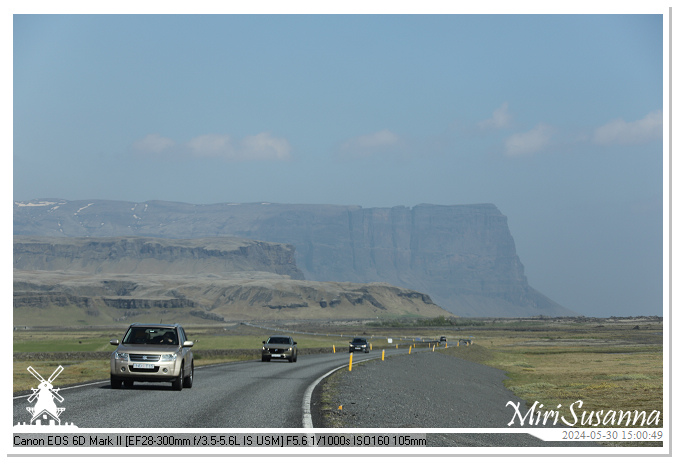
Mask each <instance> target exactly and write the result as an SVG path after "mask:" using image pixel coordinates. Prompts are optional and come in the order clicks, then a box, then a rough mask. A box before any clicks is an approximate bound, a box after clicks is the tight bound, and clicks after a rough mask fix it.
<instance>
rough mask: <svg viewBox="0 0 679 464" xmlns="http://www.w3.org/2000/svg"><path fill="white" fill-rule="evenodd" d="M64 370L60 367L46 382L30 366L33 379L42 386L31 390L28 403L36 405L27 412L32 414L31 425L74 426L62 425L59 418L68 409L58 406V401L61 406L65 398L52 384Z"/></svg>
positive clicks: (29, 369)
mask: <svg viewBox="0 0 679 464" xmlns="http://www.w3.org/2000/svg"><path fill="white" fill-rule="evenodd" d="M63 370H64V368H63V367H62V366H59V367H57V368H56V369H55V371H54V372H52V375H51V376H50V377H49V379H47V380H45V379H44V378H43V377H42V376H41V375H40V374H39V373H38V371H36V370H35V369H33V367H32V366H28V372H30V373H31V374H32V375H33V377H35V378H36V379H38V381H39V382H40V384H39V385H38V388H31V390H32V391H33V394H32V395H31V396H29V397H28V402H29V403H33V402H34V401H35V404H34V405H33V406H32V407H27V408H26V411H28V412H29V413H30V414H31V422H30V425H43V426H44V425H50V426H55V425H56V426H59V425H70V426H73V424H62V423H61V419H59V416H60V415H61V413H62V412H64V411H65V410H66V408H61V407H58V406H57V403H56V402H57V401H58V402H59V403H60V404H61V403H63V402H64V398H63V397H62V396H61V395H60V394H59V393H58V392H59V389H58V388H54V385H52V382H54V379H56V378H57V377H58V376H59V374H61V371H63ZM17 425H29V424H26V423H24V424H17Z"/></svg>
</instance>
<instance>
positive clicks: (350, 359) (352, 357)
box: [349, 352, 354, 372]
mask: <svg viewBox="0 0 679 464" xmlns="http://www.w3.org/2000/svg"><path fill="white" fill-rule="evenodd" d="M353 360H354V353H353V352H351V353H349V372H351V363H352V362H353Z"/></svg>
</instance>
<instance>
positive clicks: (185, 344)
mask: <svg viewBox="0 0 679 464" xmlns="http://www.w3.org/2000/svg"><path fill="white" fill-rule="evenodd" d="M183 346H185V347H187V348H191V347H192V346H193V342H191V341H189V340H187V341H185V342H184V345H183Z"/></svg>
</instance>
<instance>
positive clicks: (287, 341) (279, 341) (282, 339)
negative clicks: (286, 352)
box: [267, 337, 290, 345]
mask: <svg viewBox="0 0 679 464" xmlns="http://www.w3.org/2000/svg"><path fill="white" fill-rule="evenodd" d="M268 343H276V344H282V345H290V339H289V338H288V337H269V341H267V344H268Z"/></svg>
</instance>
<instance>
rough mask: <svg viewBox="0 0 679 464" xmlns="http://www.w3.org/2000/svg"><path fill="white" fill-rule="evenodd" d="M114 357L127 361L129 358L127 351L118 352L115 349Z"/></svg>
mask: <svg viewBox="0 0 679 464" xmlns="http://www.w3.org/2000/svg"><path fill="white" fill-rule="evenodd" d="M114 354H115V358H116V359H120V360H121V361H129V360H130V355H129V354H127V353H118V352H117V351H116V352H115V353H114Z"/></svg>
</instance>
